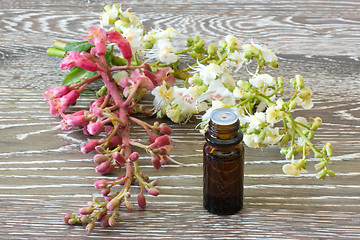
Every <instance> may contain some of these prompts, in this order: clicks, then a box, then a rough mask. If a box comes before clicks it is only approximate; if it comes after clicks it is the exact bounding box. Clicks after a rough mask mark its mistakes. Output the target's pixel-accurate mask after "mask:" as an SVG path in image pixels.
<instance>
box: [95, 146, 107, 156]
mask: <svg viewBox="0 0 360 240" xmlns="http://www.w3.org/2000/svg"><path fill="white" fill-rule="evenodd" d="M95 151H96V152H97V153H99V154H100V153H105V148H104V147H103V146H96V147H95Z"/></svg>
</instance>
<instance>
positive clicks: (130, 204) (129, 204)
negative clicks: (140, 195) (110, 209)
mask: <svg viewBox="0 0 360 240" xmlns="http://www.w3.org/2000/svg"><path fill="white" fill-rule="evenodd" d="M124 205H125V207H126V208H127V209H128V210H129V211H132V210H133V209H134V206H133V204H132V203H131V202H129V201H128V200H125V202H124Z"/></svg>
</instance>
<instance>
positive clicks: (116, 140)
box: [109, 135, 122, 148]
mask: <svg viewBox="0 0 360 240" xmlns="http://www.w3.org/2000/svg"><path fill="white" fill-rule="evenodd" d="M121 143H122V138H121V137H120V136H119V135H115V136H114V137H113V138H112V139H111V140H110V142H109V148H116V147H117V146H118V145H120V144H121Z"/></svg>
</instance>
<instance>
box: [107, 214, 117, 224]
mask: <svg viewBox="0 0 360 240" xmlns="http://www.w3.org/2000/svg"><path fill="white" fill-rule="evenodd" d="M109 225H110V227H115V225H116V219H115V217H114V216H113V215H112V216H111V217H110V218H109Z"/></svg>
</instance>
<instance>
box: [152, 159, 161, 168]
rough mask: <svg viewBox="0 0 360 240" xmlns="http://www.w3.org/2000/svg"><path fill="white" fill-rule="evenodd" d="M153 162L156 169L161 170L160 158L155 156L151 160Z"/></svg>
mask: <svg viewBox="0 0 360 240" xmlns="http://www.w3.org/2000/svg"><path fill="white" fill-rule="evenodd" d="M151 162H152V164H153V165H154V168H155V169H160V168H161V163H160V158H159V157H158V156H153V157H152V159H151Z"/></svg>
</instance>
